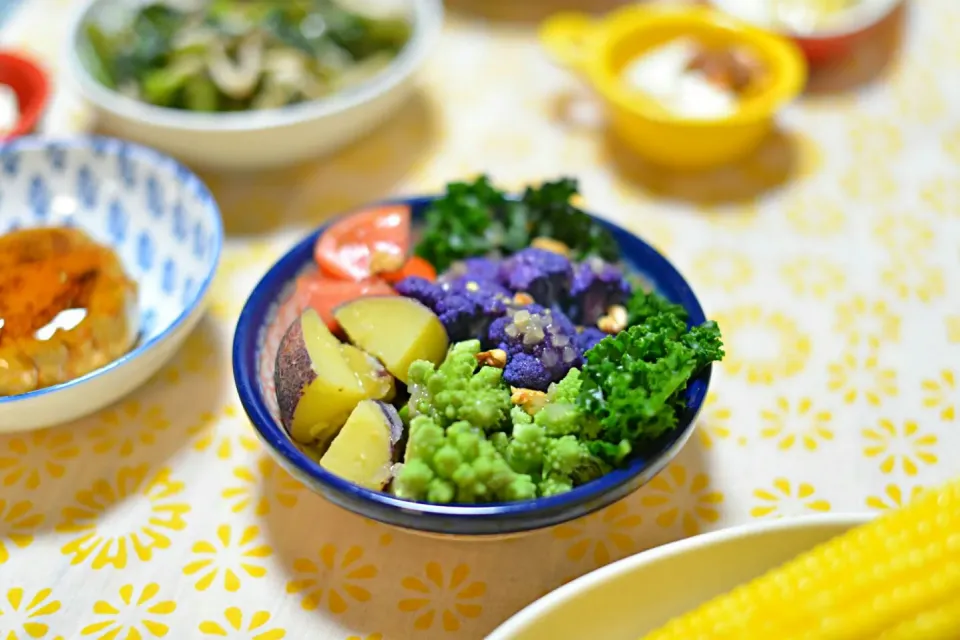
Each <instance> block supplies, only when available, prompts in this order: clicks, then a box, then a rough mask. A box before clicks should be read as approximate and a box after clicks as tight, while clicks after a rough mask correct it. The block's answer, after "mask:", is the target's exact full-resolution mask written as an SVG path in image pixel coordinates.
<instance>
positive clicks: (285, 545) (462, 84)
mask: <svg viewBox="0 0 960 640" xmlns="http://www.w3.org/2000/svg"><path fill="white" fill-rule="evenodd" d="M69 4H70V3H69V2H67V1H66V0H60V1H57V0H31V1H29V2H28V3H27V4H26V6H25V7H24V8H23V9H22V10H21V11H20V12H19V14H18V15H16V16H15V17H14V19H13V21H12V22H10V23H8V24H7V25H5V27H4V29H3V34H2V42H3V44H4V45H17V46H20V47H23V48H25V49H27V50H29V51H32V52H34V53H36V54H37V55H38V56H39V57H40V58H42V59H43V60H45V61H47V64H48V65H49V67H50V69H51V70H53V71H56V70H57V67H58V47H59V46H60V43H61V42H62V41H63V33H62V26H63V24H62V23H63V22H64V20H63V17H64V16H65V15H66V14H65V12H66V10H67V9H68V8H69V7H68V5H69ZM456 4H457V5H458V6H459V5H463V4H466V3H465V2H463V1H461V2H457V3H456ZM501 4H502V3H501ZM895 23H896V24H895V26H894V27H891V29H890V30H889V31H890V32H891V33H892V32H893V31H895V30H896V28H897V27H903V28H904V29H905V30H906V34H905V35H904V36H903V37H902V38H897V37H895V35H890V34H887V35H884V36H883V40H882V42H881V41H878V42H881V44H882V46H881V44H877V45H875V46H874V47H873V48H872V49H864V50H863V51H862V52H860V54H859V55H858V57H857V58H855V59H854V60H853V61H852V62H851V63H850V64H848V65H846V67H844V69H841V70H834V71H832V72H830V73H827V74H821V75H818V77H817V78H815V79H814V82H813V84H814V86H815V88H817V89H818V91H817V92H816V94H815V95H812V96H810V97H808V98H807V99H805V100H804V101H803V102H801V103H799V104H796V105H793V106H791V107H790V108H789V109H788V110H787V111H786V112H785V113H784V114H783V117H782V119H781V121H782V129H781V130H780V132H779V133H778V134H777V135H776V136H774V138H773V139H772V140H771V141H770V142H769V144H768V145H767V146H766V147H765V148H764V149H763V150H762V151H761V152H760V153H759V154H758V155H757V156H756V157H755V158H752V159H750V160H748V161H745V162H743V163H741V164H740V165H738V166H735V167H728V168H725V169H723V170H719V171H716V172H712V173H710V174H709V175H701V176H681V175H674V174H670V173H668V172H664V171H658V170H654V169H651V168H649V167H644V166H643V165H642V164H640V163H638V162H637V161H635V160H632V159H630V158H629V157H627V156H625V155H624V154H623V153H622V151H621V150H620V149H619V148H618V147H617V145H616V144H615V142H612V141H608V140H606V139H605V137H604V135H603V133H602V129H601V128H600V125H599V120H598V115H597V113H596V104H595V103H594V102H593V101H592V99H591V97H590V95H589V94H588V93H587V92H586V91H585V89H584V88H583V86H582V85H581V84H580V83H579V82H578V81H577V80H576V79H575V78H572V77H571V76H569V75H568V74H566V73H565V72H563V71H561V70H559V69H556V68H555V67H553V66H552V65H551V64H550V62H549V61H548V60H547V59H546V57H545V56H544V54H543V52H542V51H541V50H540V48H539V47H538V46H537V44H536V41H535V39H534V37H533V30H532V28H530V27H529V26H524V25H517V24H511V23H505V22H498V21H478V20H473V19H470V18H469V17H468V16H465V15H463V14H459V13H457V14H454V15H451V16H450V20H449V26H448V29H447V33H446V36H445V38H444V40H443V43H442V50H441V52H440V53H439V54H438V55H436V56H435V58H434V59H433V61H432V63H431V66H430V68H429V70H428V71H427V72H426V74H425V76H424V82H423V89H422V91H421V92H420V93H419V94H418V95H417V96H416V97H415V98H414V99H413V100H412V101H411V102H410V104H408V105H407V106H406V107H405V108H404V110H403V111H402V112H401V113H400V114H398V115H397V116H396V118H394V119H392V120H391V121H390V122H389V123H387V124H386V125H385V126H384V127H383V128H382V129H380V130H379V131H377V132H376V133H375V134H373V135H372V136H370V137H369V138H368V139H366V140H364V141H362V142H360V143H358V144H356V145H354V146H352V147H350V148H349V149H347V150H345V151H343V152H341V153H339V154H337V155H336V156H334V157H332V158H329V159H327V160H324V161H318V162H314V163H310V164H307V165H304V166H300V167H296V168H293V169H290V170H286V171H279V172H270V173H267V174H264V175H262V176H260V177H258V178H257V179H256V180H249V179H247V178H238V177H231V176H226V175H216V174H209V175H206V176H205V178H206V179H207V180H208V182H209V184H210V185H211V187H212V189H213V190H214V191H215V193H216V195H217V198H218V200H219V202H220V204H221V206H222V208H223V212H224V216H225V218H226V225H227V228H228V230H229V233H230V238H229V241H228V246H227V249H226V253H225V256H224V260H223V263H222V266H221V269H220V272H219V275H218V277H217V280H216V284H215V286H214V289H213V293H212V300H211V306H210V311H209V314H208V317H207V318H206V319H205V320H204V322H203V323H202V325H201V326H200V328H199V329H198V330H197V331H196V332H195V333H194V334H193V335H192V336H191V337H190V338H189V341H188V343H187V345H186V346H185V347H184V349H183V350H182V351H181V352H180V353H179V355H178V356H177V357H176V359H175V360H174V361H173V362H171V363H170V365H169V366H167V367H166V368H165V369H164V370H163V371H162V372H161V373H160V374H159V375H157V376H156V377H155V378H154V379H153V380H151V381H150V382H149V384H147V385H146V386H145V387H144V388H143V389H142V390H140V391H138V392H137V393H135V394H134V395H132V396H130V397H129V398H128V399H126V400H125V401H123V402H122V403H120V404H118V405H117V406H114V407H112V408H110V409H108V410H106V411H104V412H102V413H100V414H99V415H96V416H93V417H91V418H89V419H86V420H83V421H81V422H79V423H76V424H71V425H64V426H62V427H58V428H55V429H51V430H47V431H39V432H35V433H25V434H22V435H12V436H3V437H0V638H3V639H4V640H24V639H26V638H34V639H51V638H80V639H81V640H85V639H88V638H89V639H91V640H93V639H97V638H100V639H104V640H110V639H115V638H116V639H123V638H127V639H131V640H132V639H140V638H143V639H149V638H163V637H167V638H178V639H180V638H207V637H209V638H222V637H228V638H245V639H256V640H279V639H281V638H307V637H309V638H331V639H335V640H346V639H348V638H349V639H361V640H375V639H377V640H381V639H385V638H386V639H398V638H399V639H406V638H412V639H417V638H423V639H424V640H426V639H430V638H448V637H457V638H480V637H482V636H483V635H484V634H485V633H487V632H489V631H490V630H492V629H493V628H494V627H495V626H497V625H498V624H499V623H501V622H502V621H504V620H505V619H506V618H507V617H509V616H510V615H511V614H513V613H514V612H516V611H517V610H518V609H520V608H521V607H523V606H524V605H526V604H528V603H530V602H531V601H533V600H534V599H536V598H537V597H539V596H541V595H543V594H544V593H546V592H548V591H550V590H552V589H553V588H555V587H557V586H559V585H560V584H562V583H563V582H565V581H567V580H569V579H571V578H574V577H576V576H579V575H581V574H583V573H586V572H588V571H590V570H592V569H594V568H596V567H598V566H601V565H603V564H606V563H608V562H612V561H614V560H617V559H618V558H622V557H624V556H626V555H629V554H632V553H636V552H638V551H640V550H642V549H645V548H649V547H651V546H653V545H656V544H660V543H663V542H666V541H669V540H674V539H677V538H680V537H683V536H689V535H693V534H696V533H698V532H702V531H709V530H714V529H718V528H721V527H727V526H730V525H734V524H739V523H743V522H750V521H754V520H757V519H762V518H778V517H784V516H786V517H789V516H798V515H803V514H808V513H812V512H826V511H849V510H879V509H888V508H891V507H896V506H898V505H900V504H903V503H904V502H905V501H906V500H909V498H910V496H911V495H913V493H914V492H915V491H917V490H918V488H920V487H923V486H926V485H930V484H932V483H936V482H938V481H940V480H943V479H945V478H948V477H951V476H953V475H956V474H957V473H960V434H958V431H957V424H958V422H957V412H958V405H960V392H958V386H957V385H958V376H960V365H958V362H960V302H958V300H960V83H958V82H956V78H958V77H960V40H958V39H957V37H956V33H957V32H958V30H960V5H958V4H957V3H956V2H955V1H954V0H926V1H925V2H923V3H915V6H911V7H910V10H909V11H908V15H907V16H905V17H904V16H900V17H899V18H898V19H897V20H896V21H895ZM894 46H896V47H898V50H897V51H896V53H895V55H894V56H893V59H892V60H890V61H889V62H888V64H887V65H886V67H884V68H883V69H882V70H880V71H877V69H876V67H878V66H879V65H880V63H881V62H882V58H883V57H884V55H885V48H886V49H889V48H891V47H894ZM886 53H888V52H886ZM871 74H872V77H870V76H871ZM864 78H868V80H867V81H863V82H860V81H861V80H863V79H864ZM857 82H860V84H859V85H858V86H857V88H855V89H849V90H848V91H846V92H845V93H836V92H834V93H828V91H827V90H828V89H830V88H831V87H834V88H835V87H836V86H838V85H843V84H846V85H850V84H853V83H857ZM91 125H92V119H91V117H90V113H89V112H88V111H87V110H86V109H85V108H84V107H83V105H82V104H80V103H79V102H78V101H77V100H76V98H74V97H73V96H71V95H70V93H69V91H68V90H67V89H66V88H65V87H62V86H58V91H57V98H56V101H55V105H54V108H53V110H52V112H51V113H50V116H49V118H48V120H47V122H46V125H45V127H46V130H48V131H51V132H69V131H78V130H86V129H88V128H89V127H90V126H91ZM480 171H487V172H489V173H491V174H492V175H493V176H494V177H495V178H497V179H498V180H499V181H501V182H503V183H504V184H506V185H510V186H518V185H522V184H523V183H525V182H527V181H534V180H539V179H542V178H544V177H553V176H557V175H560V174H572V175H576V176H578V177H579V178H580V179H581V182H582V187H583V192H584V196H585V199H586V201H587V203H588V205H589V207H590V208H591V209H592V210H594V211H597V212H600V213H601V214H603V215H606V216H609V217H611V218H613V219H615V220H616V221H618V222H620V223H621V224H623V225H625V226H627V227H628V228H630V229H632V230H634V231H635V232H637V233H639V234H640V235H642V236H644V237H646V238H648V239H650V240H651V241H652V242H653V243H654V244H655V245H657V246H658V247H660V248H661V249H662V250H664V251H665V252H666V253H667V255H669V257H670V258H671V259H672V260H674V261H675V263H676V264H677V265H678V266H679V267H680V268H681V270H682V271H683V272H684V273H686V274H687V275H688V276H689V278H690V280H691V281H692V283H693V285H694V287H695V288H696V290H697V292H698V294H699V295H700V296H701V298H702V301H703V302H704V304H705V306H706V307H707V309H708V313H709V315H711V316H713V317H715V318H717V319H718V320H719V322H720V324H721V327H722V328H723V330H724V333H725V337H726V340H727V342H728V345H729V357H728V358H727V359H726V361H725V362H724V363H723V365H722V366H721V367H719V369H718V370H717V372H716V375H715V378H714V388H713V393H712V395H711V398H710V401H709V406H708V408H707V409H706V411H705V413H704V415H703V418H702V420H701V422H700V424H699V427H698V430H697V437H696V438H694V439H693V440H692V441H691V443H690V444H689V445H688V446H687V447H686V448H685V450H684V451H683V452H682V454H681V455H680V456H679V458H678V459H677V461H676V462H674V463H673V464H671V465H670V466H669V467H668V468H667V470H666V471H664V472H663V473H662V474H661V475H660V476H659V477H657V478H656V479H655V480H654V481H653V482H651V483H650V484H649V485H648V486H647V487H645V488H643V489H642V490H640V491H639V492H637V493H636V494H634V495H632V496H630V497H628V498H626V499H625V500H623V501H622V502H619V503H617V504H615V505H614V506H612V507H610V508H608V509H605V510H604V511H602V512H599V513H597V514H595V515H592V516H590V517H587V518H584V519H581V520H577V521H575V522H570V523H568V524H565V525H563V526H558V527H556V528H553V529H550V530H547V531H542V532H538V533H535V534H532V535H528V536H525V537H521V538H517V539H512V540H506V541H499V542H487V543H465V542H458V541H449V542H444V541H437V540H432V539H426V538H422V537H417V536H414V535H410V534H407V533H404V532H401V531H396V530H392V529H390V528H387V527H384V526H381V525H379V524H375V523H372V522H368V521H365V520H364V519H362V518H359V517H356V516H353V515H351V514H348V513H345V512H343V511H341V510H339V509H337V508H335V507H333V506H331V505H330V504H328V503H326V502H325V501H323V500H322V499H320V498H318V497H316V496H315V495H313V494H311V493H310V492H308V491H306V490H305V489H304V488H302V487H301V486H300V485H299V484H298V483H297V482H295V481H293V480H292V479H291V478H290V477H289V476H287V475H286V474H285V473H284V472H283V471H281V470H280V469H279V468H278V467H277V466H275V465H274V463H273V462H271V460H270V458H269V457H268V455H267V454H266V453H265V452H264V451H263V448H262V446H261V445H260V444H259V441H258V440H257V439H256V437H255V436H254V434H253V432H252V430H251V427H250V425H249V423H248V422H247V420H246V419H245V416H244V415H243V412H242V410H241V409H240V407H239V405H238V401H237V397H236V394H235V391H234V389H233V383H232V379H231V372H230V356H229V343H230V339H231V334H232V327H233V323H234V321H235V319H236V317H237V315H238V313H239V310H240V305H241V304H242V301H243V300H244V299H245V297H246V294H247V292H248V291H249V290H250V289H251V287H252V286H253V284H254V283H255V282H256V280H257V279H258V278H259V276H260V275H261V274H262V272H263V271H264V270H265V269H266V268H267V267H268V265H269V264H271V262H272V261H273V260H274V259H275V258H276V257H277V256H278V255H280V254H281V253H282V252H283V251H284V249H285V248H286V247H288V246H289V245H290V244H291V243H292V242H293V241H294V240H295V239H297V238H298V237H300V236H301V235H302V234H303V233H304V232H305V231H306V230H307V229H309V228H311V227H312V226H314V225H316V224H317V223H318V222H320V221H322V220H323V219H324V218H325V217H327V216H329V215H330V214H332V213H335V212H338V211H341V210H343V209H344V208H346V207H349V206H352V205H355V204H359V203H362V202H366V201H370V200H374V199H377V198H380V197H383V196H386V195H388V194H393V193H415V192H423V191H431V190H435V189H437V188H439V187H440V186H441V185H442V184H443V183H444V182H445V181H447V180H449V179H453V178H458V177H462V176H464V175H467V174H475V173H477V172H480Z"/></svg>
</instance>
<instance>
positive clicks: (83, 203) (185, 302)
mask: <svg viewBox="0 0 960 640" xmlns="http://www.w3.org/2000/svg"><path fill="white" fill-rule="evenodd" d="M49 226H74V227H77V228H80V229H83V230H84V231H86V232H87V234H88V235H90V236H91V237H92V238H93V239H94V240H96V241H98V242H99V243H101V244H103V245H106V246H109V247H111V248H112V249H113V250H114V251H115V252H116V253H117V255H118V256H119V257H120V259H121V261H122V262H123V265H124V269H125V271H126V273H127V276H128V277H130V278H131V279H133V280H136V282H137V284H138V287H139V291H138V302H139V312H140V335H139V337H138V340H137V342H136V344H135V345H134V348H133V349H132V350H131V351H130V352H128V353H127V354H126V355H124V356H122V357H120V358H118V359H117V360H114V361H113V362H111V363H109V364H107V365H106V366H104V367H102V368H100V369H97V370H96V371H93V372H91V373H88V374H87V375H84V376H81V377H79V378H76V379H75V380H72V381H70V382H66V383H63V384H58V385H55V386H52V387H47V388H44V389H40V390H37V391H32V392H30V393H24V394H20V395H15V396H6V397H0V433H4V432H11V431H22V430H26V429H35V428H40V427H48V426H52V425H54V424H60V423H63V422H68V421H70V420H74V419H76V418H80V417H82V416H84V415H87V414H90V413H93V412H95V411H97V410H99V409H101V408H103V407H105V406H106V405H108V404H110V403H112V402H115V401H116V400H118V399H120V398H121V397H122V396H124V395H126V394H127V393H129V392H130V391H132V390H133V389H135V388H136V387H138V386H139V385H141V384H142V383H143V382H145V381H146V380H147V379H148V378H149V377H150V376H151V375H153V374H154V373H155V372H156V371H157V370H158V369H159V368H160V367H161V366H162V365H163V364H164V363H165V362H166V361H167V360H169V358H170V357H171V356H172V355H173V354H174V353H175V352H176V351H177V349H178V348H179V347H180V345H181V344H182V343H183V341H184V339H185V338H186V337H187V335H188V334H189V333H190V331H191V330H192V329H193V328H194V326H195V325H196V324H197V321H198V320H199V319H200V317H201V316H202V314H203V311H204V300H205V298H206V294H207V290H208V289H209V287H210V283H211V281H212V280H213V276H214V273H215V271H216V268H217V262H218V261H219V258H220V249H221V247H222V245H223V226H222V222H221V218H220V211H219V209H218V208H217V203H216V201H215V200H214V199H213V196H212V195H211V194H210V192H209V191H208V190H207V187H206V186H205V185H204V184H203V182H202V181H201V180H200V179H199V178H198V177H197V176H195V175H194V174H193V173H192V172H191V171H190V170H189V169H187V168H186V167H184V166H183V165H181V164H180V163H178V162H177V161H175V160H173V159H172V158H169V157H167V156H165V155H163V154H160V153H158V152H156V151H153V150H152V149H148V148H145V147H141V146H138V145H134V144H130V143H127V142H124V141H121V140H114V139H112V138H101V137H78V138H67V139H47V138H39V137H25V138H19V139H17V140H14V141H12V142H8V143H5V144H2V145H0V234H4V233H7V232H9V231H11V230H14V229H18V228H31V227H49Z"/></svg>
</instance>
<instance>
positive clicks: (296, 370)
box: [274, 309, 367, 446]
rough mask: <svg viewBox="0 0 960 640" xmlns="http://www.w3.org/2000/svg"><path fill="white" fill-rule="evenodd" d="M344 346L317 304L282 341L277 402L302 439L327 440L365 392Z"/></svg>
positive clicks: (292, 431)
mask: <svg viewBox="0 0 960 640" xmlns="http://www.w3.org/2000/svg"><path fill="white" fill-rule="evenodd" d="M341 347H342V345H341V344H340V341H339V340H337V339H336V338H335V337H334V336H333V334H331V333H330V330H329V329H327V326H326V325H325V324H324V322H323V320H321V319H320V316H319V315H318V314H317V312H316V311H314V310H313V309H307V310H306V311H304V312H303V315H301V316H300V317H299V318H298V319H297V320H296V321H294V323H293V324H292V325H290V328H289V329H287V332H286V334H284V336H283V339H282V340H281V341H280V348H279V350H278V351H277V366H276V370H275V371H274V384H275V385H276V389H277V404H278V405H279V407H280V419H281V421H282V422H283V426H284V428H286V430H287V432H288V433H289V434H290V436H291V437H292V438H293V439H294V440H297V441H298V442H302V443H304V444H313V443H319V444H320V445H321V446H322V445H324V444H325V443H326V442H329V441H330V439H331V438H333V436H335V435H336V434H337V431H338V430H339V429H340V427H342V426H343V423H344V422H346V420H347V417H348V416H349V415H350V412H351V411H353V409H354V407H356V406H357V403H358V402H360V401H361V400H363V399H365V398H366V397H367V393H366V390H365V389H364V386H363V385H362V384H361V382H360V379H359V377H358V376H357V374H356V372H354V370H353V369H352V368H351V366H350V364H349V363H348V362H347V359H346V358H345V357H344V355H343V352H342V350H341Z"/></svg>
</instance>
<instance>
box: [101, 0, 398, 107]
mask: <svg viewBox="0 0 960 640" xmlns="http://www.w3.org/2000/svg"><path fill="white" fill-rule="evenodd" d="M84 32H85V34H86V42H85V51H83V54H84V55H83V57H84V61H85V64H86V65H87V67H88V68H89V70H90V72H91V74H93V76H94V77H95V78H97V80H99V81H100V82H101V83H102V84H104V85H105V86H107V87H109V88H111V89H116V90H118V91H120V92H122V93H124V94H126V95H129V96H131V97H134V98H137V99H139V100H143V101H145V102H148V103H150V104H155V105H158V106H163V107H171V108H176V109H187V110H191V111H243V110H248V109H270V108H275V107H282V106H285V105H288V104H294V103H297V102H302V101H305V100H314V99H317V98H322V97H324V96H326V95H329V94H332V93H335V92H337V91H340V90H342V89H344V88H345V87H348V86H352V85H355V84H358V83H361V82H364V81H365V80H366V79H368V78H369V77H370V76H372V75H374V74H376V73H379V71H380V70H382V69H383V68H384V67H385V66H386V65H387V64H389V63H390V62H391V61H392V60H393V58H395V57H396V56H397V54H398V53H399V52H400V50H401V49H402V48H403V47H404V46H405V45H406V43H407V41H408V40H409V38H410V25H409V23H408V22H407V21H406V20H403V19H399V18H373V17H370V16H365V15H361V14H358V13H355V12H353V11H350V10H347V9H346V8H344V7H342V6H340V4H338V3H337V2H336V0H210V1H208V2H206V3H205V4H204V6H203V8H202V9H200V10H197V11H191V12H181V11H178V10H176V9H174V8H171V7H169V6H167V5H166V4H163V3H161V2H154V3H153V4H148V5H147V6H145V7H143V8H142V9H140V10H139V11H137V12H136V13H135V14H134V15H133V16H132V17H131V19H130V20H129V21H127V24H126V25H125V27H124V28H123V29H121V30H119V31H107V30H106V29H105V27H104V26H103V25H102V23H101V22H100V21H97V20H92V21H90V22H88V24H87V25H86V26H85V29H84Z"/></svg>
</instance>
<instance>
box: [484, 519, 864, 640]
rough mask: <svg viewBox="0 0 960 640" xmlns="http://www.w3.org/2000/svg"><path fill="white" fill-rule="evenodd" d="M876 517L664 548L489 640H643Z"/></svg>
mask: <svg viewBox="0 0 960 640" xmlns="http://www.w3.org/2000/svg"><path fill="white" fill-rule="evenodd" d="M870 518H871V516H870V514H835V515H824V516H810V517H803V518H789V519H784V520H774V521H770V522H763V523H758V524H749V525H745V526H740V527H733V528H731V529H725V530H722V531H716V532H714V533H708V534H704V535H699V536H695V537H693V538H688V539H686V540H681V541H679V542H674V543H672V544H668V545H664V546H662V547H657V548H655V549H651V550H649V551H645V552H643V553H639V554H637V555H635V556H631V557H629V558H625V559H623V560H620V561H619V562H615V563H613V564H611V565H607V566H606V567H604V568H602V569H598V570H596V571H594V572H592V573H588V574H587V575H585V576H582V577H580V578H578V579H577V580H574V581H573V582H571V583H569V584H567V585H564V586H563V587H560V588H559V589H557V590H556V591H553V592H552V593H550V594H548V595H546V596H544V597H543V598H541V599H540V600H537V601H536V602H534V603H533V604H531V605H530V606H528V607H527V608H526V609H524V610H523V611H521V612H520V613H518V614H516V615H515V616H513V617H512V618H511V619H510V620H508V621H507V622H506V623H504V624H503V625H502V626H500V627H499V628H498V629H497V630H496V631H494V632H493V633H492V634H491V635H489V636H487V640H547V639H549V640H583V639H584V638H597V639H600V638H602V639H603V640H637V638H641V637H643V636H644V634H647V633H649V632H651V631H654V630H655V629H657V628H659V627H661V626H662V625H663V624H665V623H666V622H667V621H669V620H670V619H671V618H674V617H676V616H678V615H681V614H683V613H686V612H687V611H690V610H691V609H693V608H695V607H696V606H697V605H700V604H702V603H704V602H706V601H708V600H710V599H711V598H713V597H715V596H718V595H720V594H723V593H726V592H728V591H730V590H731V589H733V588H734V587H736V586H737V585H739V584H743V583H744V582H748V581H750V580H752V579H753V578H756V577H758V576H760V575H762V574H763V573H765V572H766V571H768V570H769V569H773V568H775V567H777V566H779V565H781V564H783V563H784V562H786V561H788V560H790V559H792V558H794V557H795V556H797V555H799V554H800V553H803V552H804V551H807V550H809V549H812V548H813V547H815V546H817V545H818V544H820V543H821V542H826V541H827V540H829V539H830V538H833V537H836V536H838V535H840V534H841V533H843V532H845V531H847V530H848V529H851V528H853V527H855V526H857V525H860V524H863V523H865V522H867V521H868V520H869V519H870ZM771 640H772V639H771Z"/></svg>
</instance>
